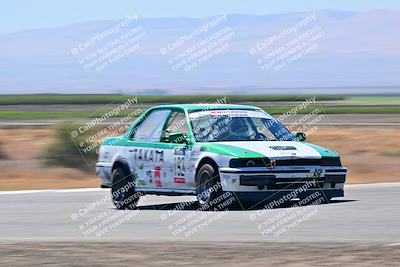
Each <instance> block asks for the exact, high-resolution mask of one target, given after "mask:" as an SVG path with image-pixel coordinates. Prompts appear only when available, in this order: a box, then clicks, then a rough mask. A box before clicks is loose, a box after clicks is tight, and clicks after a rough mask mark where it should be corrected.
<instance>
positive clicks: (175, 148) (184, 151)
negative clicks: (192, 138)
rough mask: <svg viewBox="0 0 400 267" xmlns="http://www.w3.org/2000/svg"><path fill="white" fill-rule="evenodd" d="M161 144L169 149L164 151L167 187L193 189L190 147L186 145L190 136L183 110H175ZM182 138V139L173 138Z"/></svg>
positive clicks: (166, 126)
mask: <svg viewBox="0 0 400 267" xmlns="http://www.w3.org/2000/svg"><path fill="white" fill-rule="evenodd" d="M163 133H164V135H163V136H162V137H161V142H162V143H164V144H165V145H167V146H168V147H167V148H166V149H165V150H164V153H165V162H166V164H167V166H168V170H169V172H168V175H167V179H166V180H165V184H166V186H168V187H169V188H171V189H174V190H176V189H190V188H193V187H194V186H195V185H194V181H191V180H190V179H188V175H187V174H188V172H189V171H190V167H191V166H190V149H191V148H190V147H189V146H188V144H187V143H186V141H187V137H188V134H189V129H188V126H187V119H186V115H185V113H184V112H183V110H173V111H172V112H171V113H170V115H169V118H168V120H167V123H166V125H165V129H164V131H163ZM172 137H182V138H180V139H179V138H172Z"/></svg>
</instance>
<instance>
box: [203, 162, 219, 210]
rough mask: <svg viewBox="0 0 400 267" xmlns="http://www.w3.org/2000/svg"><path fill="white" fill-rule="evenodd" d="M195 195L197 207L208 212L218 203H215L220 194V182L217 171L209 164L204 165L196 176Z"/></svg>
mask: <svg viewBox="0 0 400 267" xmlns="http://www.w3.org/2000/svg"><path fill="white" fill-rule="evenodd" d="M196 189H197V190H196V195H197V200H198V202H199V206H200V208H201V209H203V210H210V209H212V208H213V207H215V206H216V205H218V203H216V202H215V200H216V199H217V197H218V196H220V195H221V194H222V192H223V191H222V188H221V182H220V179H219V176H218V172H217V170H215V168H214V167H213V166H211V165H210V164H204V165H203V166H202V167H201V168H200V169H199V172H198V173H197V176H196Z"/></svg>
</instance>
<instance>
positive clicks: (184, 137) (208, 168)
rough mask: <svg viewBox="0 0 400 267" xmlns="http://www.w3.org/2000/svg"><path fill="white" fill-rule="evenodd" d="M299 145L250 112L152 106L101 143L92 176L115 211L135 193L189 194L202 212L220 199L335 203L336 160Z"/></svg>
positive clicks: (341, 177) (340, 180) (299, 136)
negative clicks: (107, 192)
mask: <svg viewBox="0 0 400 267" xmlns="http://www.w3.org/2000/svg"><path fill="white" fill-rule="evenodd" d="M304 141H305V135H304V134H303V133H296V134H295V135H293V134H291V133H290V132H289V131H288V130H287V129H286V128H285V127H284V126H283V125H282V124H281V123H280V122H279V121H278V120H276V119H275V118H274V117H272V116H271V115H269V114H267V113H266V112H264V111H263V110H261V109H259V108H257V107H252V106H244V105H219V104H218V105H217V104H216V105H213V104H201V105H195V104H187V105H164V106H156V107H153V108H150V109H149V110H147V111H146V112H144V113H143V114H142V115H141V116H140V117H139V118H138V119H137V120H136V121H135V122H134V123H133V125H132V126H131V127H130V128H129V130H128V131H127V132H126V134H125V135H124V136H120V137H109V138H106V139H105V140H104V141H103V142H102V144H101V147H100V151H99V159H98V162H97V164H96V172H97V175H98V176H99V177H100V179H101V186H102V187H105V188H111V193H112V199H113V202H114V204H115V206H116V207H117V208H120V209H125V208H133V207H135V205H136V203H137V201H138V199H139V197H140V196H141V195H143V194H157V195H196V196H197V199H198V202H199V204H200V206H201V207H204V208H208V207H211V206H212V205H213V204H214V203H215V202H216V201H215V200H216V199H218V198H219V197H220V196H221V195H222V194H225V193H226V192H229V193H230V194H231V195H233V196H234V197H235V198H236V199H237V201H252V202H259V201H263V200H267V201H268V200H272V199H276V198H279V197H282V196H291V198H300V199H302V198H306V197H307V196H310V195H311V194H313V193H315V192H317V191H318V192H321V194H322V195H323V196H324V197H325V198H326V200H329V199H331V198H333V197H342V196H343V186H344V183H345V179H346V173H347V169H346V168H344V167H342V165H341V162H340V157H339V155H338V154H337V153H336V152H333V151H331V150H329V149H326V148H323V147H320V146H317V145H313V144H309V143H305V142H304ZM294 192H295V194H293V193H294Z"/></svg>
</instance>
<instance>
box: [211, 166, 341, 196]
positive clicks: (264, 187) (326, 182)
mask: <svg viewBox="0 0 400 267" xmlns="http://www.w3.org/2000/svg"><path fill="white" fill-rule="evenodd" d="M219 171H220V178H221V183H222V185H223V190H224V191H230V192H259V193H262V192H264V193H266V192H272V193H274V192H285V191H293V190H296V189H298V188H303V189H304V190H305V191H307V190H324V191H332V192H335V190H336V193H335V196H343V193H341V195H340V192H339V191H342V192H343V186H344V183H345V181H346V175H347V169H346V168H344V167H336V166H332V167H329V166H323V167H322V166H290V167H275V168H258V167H257V168H254V167H250V168H220V170H219ZM338 190H339V191H338ZM310 192H311V191H310Z"/></svg>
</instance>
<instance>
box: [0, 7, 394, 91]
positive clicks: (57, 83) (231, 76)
mask: <svg viewBox="0 0 400 267" xmlns="http://www.w3.org/2000/svg"><path fill="white" fill-rule="evenodd" d="M313 14H315V20H314V21H312V22H310V23H309V24H308V25H306V26H304V27H302V28H301V29H299V30H298V31H297V32H296V33H290V34H288V35H287V36H285V37H284V38H282V39H279V40H277V41H276V42H274V43H273V44H271V45H270V46H268V48H266V49H261V50H260V51H257V54H256V56H254V55H251V54H250V53H249V50H250V49H251V48H257V44H259V45H260V44H262V42H263V41H264V40H267V39H268V37H271V36H273V35H274V34H275V35H278V34H280V33H282V32H283V31H284V30H285V29H288V28H290V27H291V26H293V25H295V24H296V23H298V22H299V21H302V20H304V18H305V17H306V16H312V15H313ZM215 19H216V17H213V18H202V19H196V18H152V19H140V18H139V20H138V21H134V22H132V23H131V24H130V25H129V26H127V27H124V28H121V29H120V30H119V32H118V33H114V34H110V35H109V36H108V37H107V38H105V39H102V40H101V41H98V42H96V43H95V44H94V45H93V46H92V47H90V48H88V49H85V51H83V52H79V54H78V55H77V56H75V57H74V56H73V55H72V54H71V49H73V48H74V47H77V46H78V44H82V43H84V42H85V41H88V40H89V39H90V38H91V37H93V36H95V35H96V34H99V33H103V32H105V31H106V30H108V29H110V28H111V27H113V26H115V25H117V24H118V23H119V21H90V22H83V23H79V24H73V25H68V26H64V27H55V28H46V29H37V30H29V31H22V32H16V33H11V34H4V35H0V93H44V92H49V93H141V94H143V93H148V94H171V93H172V94H174V93H175V94H176V93H179V94H182V93H189V94H197V93H208V94H209V93H236V94H246V93H285V92H287V93H293V92H300V93H310V92H311V93H312V92H317V93H332V92H333V91H332V90H331V89H329V88H336V89H335V92H340V93H346V92H348V93H366V92H371V93H376V92H381V91H382V92H399V87H397V85H400V75H399V69H400V64H399V62H400V48H399V43H400V28H399V25H400V12H393V11H370V12H361V13H355V12H342V11H316V12H315V13H289V14H279V15H268V16H252V15H240V14H233V15H227V17H226V21H223V22H221V23H220V24H218V25H217V26H216V27H214V28H212V29H211V28H210V29H209V31H208V32H207V33H202V34H198V35H196V36H195V37H194V38H193V39H190V40H186V41H184V43H183V44H182V45H181V46H180V47H179V48H176V49H173V51H169V52H168V54H167V55H162V54H161V53H160V49H162V48H165V47H168V44H171V45H173V44H176V42H177V41H178V40H182V39H180V38H181V37H182V36H184V35H185V34H190V33H193V32H194V31H195V30H196V29H200V28H201V27H202V26H204V25H206V24H207V22H210V21H213V20H215ZM138 25H139V26H140V27H141V28H142V29H143V31H144V32H145V36H144V39H143V40H141V41H139V45H140V47H139V48H138V49H137V50H135V51H133V52H132V53H131V54H129V55H128V56H126V57H124V58H122V59H121V60H119V61H118V62H116V63H115V64H113V65H110V66H108V67H107V68H106V69H104V70H102V71H100V72H96V71H95V70H94V69H91V70H88V71H83V69H82V66H81V65H80V64H79V59H80V58H82V56H83V55H84V53H86V52H87V54H89V52H90V51H94V50H95V49H96V48H99V47H101V46H103V45H105V44H107V43H108V42H109V41H112V40H113V39H114V38H115V37H118V36H121V35H124V34H126V33H128V32H129V31H130V30H132V29H133V28H134V27H137V26H138ZM227 26H228V27H230V28H231V29H232V31H233V32H234V35H233V37H232V38H231V39H229V40H228V47H227V48H226V50H224V51H223V52H221V53H220V54H218V55H216V56H215V57H213V58H210V59H209V60H207V61H206V62H205V63H204V64H201V65H199V66H197V67H196V68H194V69H192V70H190V71H188V72H185V71H184V70H183V69H178V70H175V71H174V70H173V69H172V68H171V66H170V65H169V63H168V60H169V59H171V58H172V57H173V56H175V55H177V54H178V52H182V51H184V49H186V48H189V47H191V46H193V45H194V44H196V43H197V42H199V41H202V40H204V38H206V37H209V36H211V35H212V34H214V33H216V32H217V31H218V30H221V29H223V28H225V27H227ZM314 27H319V29H320V31H322V32H323V36H322V37H321V38H320V39H318V40H317V41H316V42H317V47H316V48H315V50H312V51H311V52H309V53H307V54H306V55H304V56H303V57H302V58H300V59H298V60H296V61H294V62H293V63H291V64H289V65H288V66H286V67H285V68H284V69H282V70H280V71H272V70H269V71H263V70H262V69H261V68H260V66H259V65H258V64H257V60H258V58H259V57H260V56H265V55H266V54H268V53H271V52H272V51H273V50H274V49H276V48H278V47H280V46H281V45H285V44H287V42H289V41H292V40H293V38H295V37H299V36H301V34H305V33H306V31H307V30H310V29H312V28H314ZM341 87H344V88H343V89H338V88H341Z"/></svg>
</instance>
